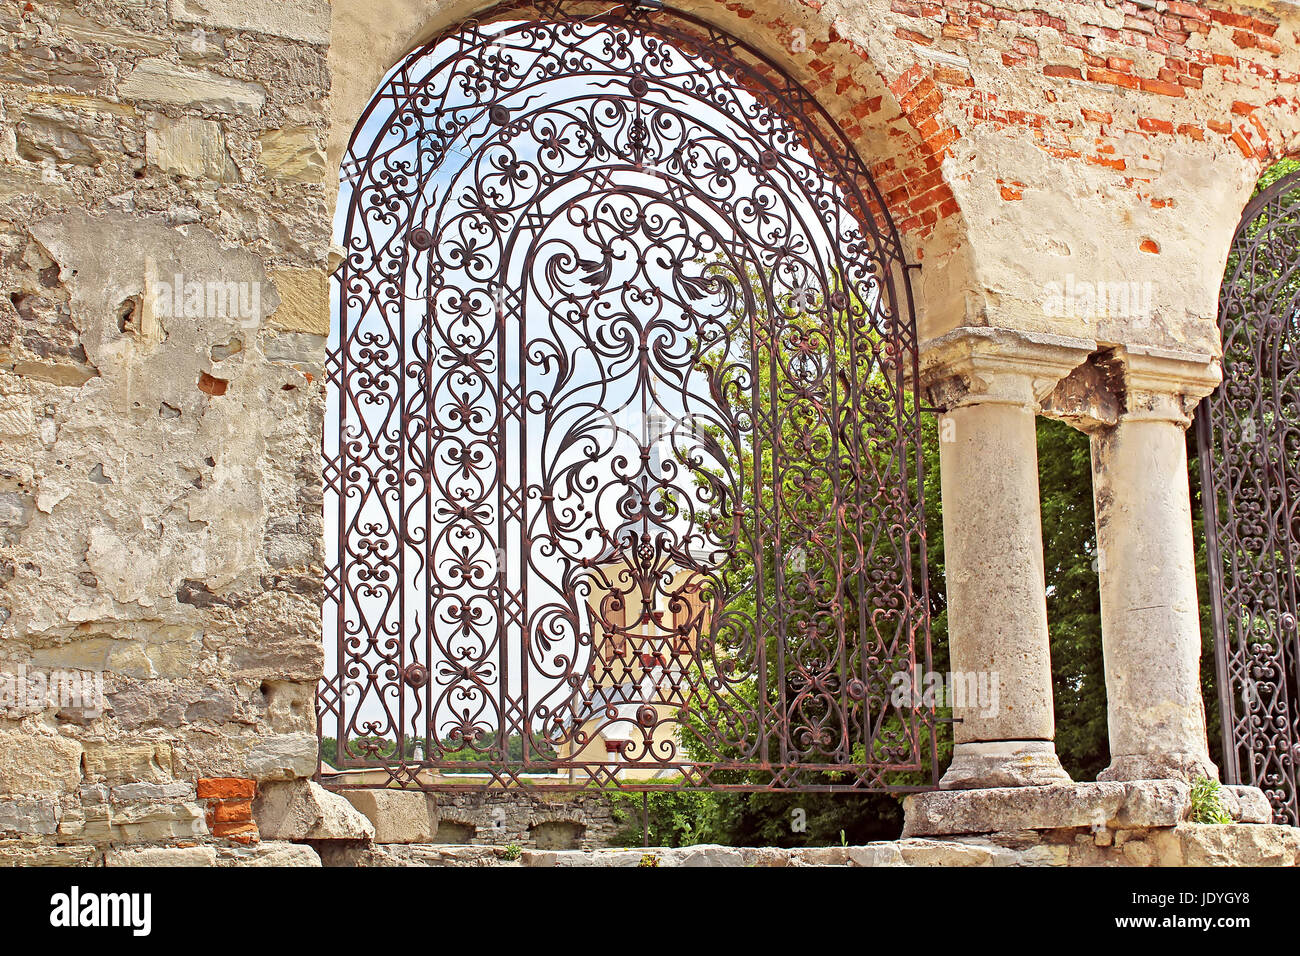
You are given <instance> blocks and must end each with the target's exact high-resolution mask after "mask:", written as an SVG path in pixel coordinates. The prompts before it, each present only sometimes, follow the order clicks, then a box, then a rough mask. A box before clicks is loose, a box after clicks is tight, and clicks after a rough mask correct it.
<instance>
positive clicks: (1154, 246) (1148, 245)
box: [1138, 239, 1160, 255]
mask: <svg viewBox="0 0 1300 956" xmlns="http://www.w3.org/2000/svg"><path fill="white" fill-rule="evenodd" d="M1138 248H1139V249H1141V250H1142V251H1143V252H1149V253H1151V254H1152V255H1159V254H1160V243H1158V242H1156V241H1155V240H1154V239H1143V240H1142V245H1140V246H1138Z"/></svg>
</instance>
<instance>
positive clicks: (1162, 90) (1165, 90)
mask: <svg viewBox="0 0 1300 956" xmlns="http://www.w3.org/2000/svg"><path fill="white" fill-rule="evenodd" d="M1142 90H1143V92H1146V93H1159V94H1160V95H1161V96H1186V95H1187V92H1186V91H1185V90H1184V89H1183V88H1182V87H1181V86H1180V85H1178V84H1177V83H1167V82H1165V81H1164V80H1148V79H1145V78H1144V79H1143V80H1142Z"/></svg>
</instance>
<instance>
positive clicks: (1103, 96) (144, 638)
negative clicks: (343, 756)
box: [0, 0, 1300, 862]
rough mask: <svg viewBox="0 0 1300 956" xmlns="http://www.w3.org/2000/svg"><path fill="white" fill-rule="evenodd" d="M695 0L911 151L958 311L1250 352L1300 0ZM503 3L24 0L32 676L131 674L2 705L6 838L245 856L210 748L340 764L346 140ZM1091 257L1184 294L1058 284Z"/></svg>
mask: <svg viewBox="0 0 1300 956" xmlns="http://www.w3.org/2000/svg"><path fill="white" fill-rule="evenodd" d="M603 6H604V5H602V7H603ZM681 6H682V8H683V9H685V10H688V11H692V12H695V13H697V14H699V15H700V16H703V17H705V18H708V19H709V20H711V21H713V22H715V23H717V24H718V25H719V26H721V27H722V28H724V29H727V30H730V31H731V32H733V33H735V34H737V35H740V36H743V37H745V38H746V39H747V40H748V41H749V42H751V43H753V44H754V45H755V46H757V47H758V48H759V49H761V50H762V51H763V52H765V53H766V54H767V55H769V56H770V57H772V58H773V59H774V60H776V61H777V62H778V63H779V64H781V65H782V66H784V67H785V68H786V69H788V70H789V71H790V72H791V73H792V74H793V75H794V76H796V77H797V78H798V79H800V80H801V81H803V82H805V83H806V84H807V85H808V86H809V88H810V89H811V91H812V92H813V94H814V95H815V96H817V97H818V99H819V100H820V101H821V102H822V103H823V104H824V105H825V106H826V107H827V108H828V110H829V111H830V112H831V114H832V115H833V116H835V117H836V118H837V119H838V120H839V121H840V123H841V124H842V125H843V126H844V128H845V129H846V130H847V132H848V133H849V134H850V136H851V137H852V138H853V139H854V140H855V141H856V143H857V144H858V146H859V148H860V149H861V150H862V151H863V153H864V155H865V156H867V157H868V158H869V160H870V161H871V162H872V163H873V169H874V170H875V173H876V175H877V176H878V180H879V185H880V187H881V189H882V191H883V192H884V194H885V196H886V201H887V205H888V206H889V209H890V211H891V212H892V214H893V216H894V218H895V221H896V222H897V223H898V225H899V228H900V230H901V231H902V233H903V235H904V240H905V242H906V243H907V245H908V248H909V250H910V251H911V254H912V256H913V258H914V259H916V260H918V261H920V262H921V263H922V265H923V270H922V272H921V274H920V276H919V278H918V283H917V292H918V305H919V309H920V320H921V328H922V335H923V337H924V338H930V337H933V336H937V335H939V334H940V333H943V332H945V331H947V330H948V329H951V328H953V327H956V326H962V325H968V326H969V325H990V326H999V327H1002V328H1008V329H1022V330H1024V329H1027V330H1033V331H1044V332H1054V333H1058V334H1064V335H1070V336H1073V337H1076V338H1079V339H1081V340H1085V341H1088V342H1094V343H1096V344H1098V345H1105V344H1121V345H1132V344H1148V345H1156V346H1162V347H1177V348H1184V349H1195V350H1200V351H1205V352H1210V353H1214V352H1217V350H1218V343H1217V341H1216V336H1215V333H1214V321H1213V319H1214V309H1215V297H1216V292H1217V288H1218V284H1219V278H1220V276H1221V273H1222V267H1223V260H1224V257H1225V255H1226V250H1227V246H1228V241H1229V238H1230V236H1231V233H1232V230H1233V227H1234V226H1235V224H1236V221H1237V217H1238V214H1239V212H1240V209H1241V207H1242V205H1243V204H1244V202H1245V200H1246V197H1247V195H1248V193H1249V191H1250V187H1251V185H1252V183H1253V182H1254V181H1255V179H1256V177H1257V175H1258V172H1259V171H1260V169H1261V168H1262V166H1263V165H1264V164H1265V163H1266V162H1268V161H1269V160H1271V159H1273V158H1275V157H1277V156H1280V155H1283V154H1284V153H1286V152H1288V151H1292V150H1294V149H1295V147H1296V146H1297V144H1298V143H1300V118H1298V116H1300V99H1298V98H1297V90H1298V89H1300V39H1298V38H1297V31H1300V8H1298V7H1297V4H1295V3H1292V2H1283V0H1274V2H1264V0H1249V2H1243V0H1235V2H1231V3H1223V2H1219V3H1214V4H1209V5H1193V4H1188V3H1179V2H1172V0H1171V2H1164V0H1159V2H1150V0H1029V2H1026V0H996V2H984V0H942V2H939V0H836V2H826V3H822V2H821V0H809V2H800V0H761V2H758V3H751V2H739V0H737V2H728V3H720V2H717V0H685V2H683V3H682V4H681ZM482 8H483V5H480V4H475V3H471V2H468V0H465V2H454V3H430V2H428V0H336V2H334V3H333V4H330V3H327V2H326V0H202V2H200V0H50V2H14V0H4V2H3V4H0V287H3V292H4V294H3V295H0V588H2V590H0V670H5V671H9V672H16V671H17V670H18V669H20V668H27V669H28V671H29V672H30V673H45V672H49V671H54V670H60V671H75V672H83V673H84V672H98V671H102V672H103V673H104V674H105V686H104V691H105V696H106V701H105V707H104V710H103V713H95V712H93V711H87V710H85V709H84V708H83V709H78V708H69V707H60V706H46V705H44V704H41V703H39V702H37V703H32V702H31V701H25V702H24V701H15V700H12V699H11V700H10V701H9V705H7V706H6V708H5V709H4V710H3V711H0V861H3V860H6V859H7V860H11V861H19V862H33V861H40V860H49V861H84V862H90V861H94V860H100V859H104V858H108V859H109V861H110V862H113V861H118V860H122V861H126V860H128V859H139V858H141V857H140V853H138V852H136V851H135V850H133V849H131V848H133V847H137V846H139V847H146V848H150V847H164V848H178V849H174V850H164V851H163V852H175V853H179V854H188V855H189V856H195V855H196V854H195V851H198V853H197V856H201V857H203V859H204V860H207V859H209V858H211V859H212V860H214V861H219V862H231V861H233V862H240V861H242V860H243V859H244V857H241V856H239V854H241V853H248V852H251V851H249V850H247V849H245V848H242V844H239V843H232V842H230V841H231V840H243V841H252V840H253V839H254V831H255V829H256V827H255V826H254V825H253V824H251V823H250V821H249V820H248V819H247V817H246V814H245V809H246V808H244V807H243V806H227V805H226V803H225V802H224V801H223V798H217V797H203V796H202V795H201V794H200V792H199V781H200V779H208V778H231V779H236V780H239V781H251V782H253V784H255V785H257V786H260V787H266V786H268V785H270V784H272V783H274V782H286V781H293V780H301V779H302V778H304V777H305V776H307V775H308V774H310V773H311V771H312V770H313V768H314V765H315V753H316V744H315V733H314V717H313V703H312V694H313V689H314V683H315V679H316V677H317V675H318V674H319V671H320V667H321V647H320V623H319V605H320V600H321V594H322V589H323V588H324V586H325V583H324V580H323V572H322V570H321V566H322V517H321V469H320V458H319V441H320V434H321V428H322V412H323V407H324V397H323V387H322V364H323V361H324V342H325V338H324V336H325V335H326V334H327V332H328V292H327V286H326V275H327V270H328V260H329V238H330V228H331V215H332V211H333V209H332V207H333V197H334V192H335V190H334V187H333V185H332V181H333V179H334V178H335V173H334V170H335V169H336V167H337V160H338V157H339V156H340V155H341V151H342V146H343V144H344V143H345V142H346V140H347V137H348V136H349V135H350V133H351V129H352V126H353V124H354V123H355V121H356V118H357V116H358V115H359V113H360V111H361V109H362V108H363V107H364V104H365V102H366V100H367V98H368V97H369V96H370V95H371V93H372V91H373V89H374V87H375V85H376V83H377V82H378V80H379V78H380V76H381V75H382V73H383V72H384V71H385V70H386V69H387V68H388V67H389V66H390V65H391V64H392V63H394V62H395V61H396V60H397V59H398V58H399V57H400V56H401V55H402V54H404V53H405V52H406V51H407V50H408V49H410V48H411V47H412V46H413V45H414V44H416V43H417V42H420V41H422V40H424V39H427V38H428V37H430V36H432V35H433V34H434V33H435V32H436V31H438V30H440V29H443V28H445V27H446V26H448V25H450V24H451V23H453V22H455V21H456V20H457V19H459V18H461V17H463V16H466V15H468V14H470V13H472V12H475V11H477V10H480V9H482ZM1071 276H1074V277H1077V278H1078V279H1079V280H1080V281H1083V282H1102V281H1114V280H1120V279H1122V280H1124V281H1126V282H1137V283H1143V282H1147V283H1150V284H1151V285H1152V286H1153V288H1154V290H1155V291H1154V298H1155V310H1154V313H1153V314H1152V315H1151V316H1137V317H1134V316H1132V315H1116V314H1109V313H1108V314H1099V315H1095V316H1079V315H1074V314H1067V315H1059V314H1055V311H1054V310H1053V308H1051V307H1050V305H1049V300H1050V298H1051V296H1052V286H1053V284H1061V283H1064V282H1065V281H1066V280H1067V278H1068V277H1071ZM164 288H167V289H169V290H170V292H172V293H173V294H172V295H158V294H157V293H158V292H159V290H161V289H164ZM239 786H240V787H242V786H243V784H240V785H239ZM230 799H231V801H232V802H233V803H234V804H238V803H239V802H240V801H241V800H243V799H244V798H230ZM213 801H216V803H214V802H213ZM227 814H229V816H230V817H231V818H225V819H223V817H224V816H225V815H227ZM190 844H194V845H193V846H190ZM217 847H219V848H220V849H219V850H218V849H216V848H217ZM110 848H111V850H110ZM157 852H159V851H157V850H155V849H149V850H148V853H150V854H156V853H157ZM276 852H279V849H277V850H276ZM232 854H233V855H232ZM144 858H146V859H155V858H156V856H155V857H149V856H147V855H146V857H144Z"/></svg>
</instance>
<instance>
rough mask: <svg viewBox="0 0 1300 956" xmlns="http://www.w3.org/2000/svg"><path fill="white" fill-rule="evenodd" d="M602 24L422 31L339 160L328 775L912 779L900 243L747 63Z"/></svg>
mask: <svg viewBox="0 0 1300 956" xmlns="http://www.w3.org/2000/svg"><path fill="white" fill-rule="evenodd" d="M570 9H584V10H585V8H570V7H567V6H566V7H565V10H570ZM593 10H594V11H595V12H594V13H586V12H584V13H581V14H577V13H566V12H563V11H561V10H560V9H559V8H558V7H552V8H548V9H547V10H545V11H543V12H541V13H539V12H538V10H537V7H536V6H535V5H530V6H528V7H518V8H513V9H512V8H509V7H507V8H501V9H498V10H496V11H494V12H493V14H492V15H491V16H490V17H488V18H486V19H485V21H484V22H475V23H469V24H465V25H463V26H462V27H460V28H458V29H457V30H455V31H452V32H450V33H448V34H446V35H444V36H442V37H439V38H437V39H435V40H434V41H432V42H430V43H429V44H428V45H426V46H425V47H423V48H421V49H419V50H417V51H415V52H414V53H412V54H411V55H410V56H409V57H407V58H406V59H405V60H404V61H403V62H402V63H401V64H399V65H398V66H397V67H396V68H395V69H394V70H393V71H392V72H391V73H390V75H389V76H388V78H387V79H386V81H385V82H384V84H383V85H382V86H381V88H380V90H379V92H378V93H377V94H376V96H375V98H374V99H373V101H372V102H371V104H370V106H369V108H368V110H367V112H366V113H365V115H364V116H363V118H362V120H361V122H360V124H359V125H358V127H357V130H356V133H355V135H354V138H353V141H352V144H351V147H350V149H349V152H348V155H347V158H346V162H345V164H344V167H343V176H342V188H343V193H342V199H341V204H340V205H341V208H344V209H346V222H345V223H344V224H343V226H342V228H343V230H344V234H343V238H342V246H343V250H344V253H345V258H344V259H343V261H342V263H341V264H340V266H339V267H338V270H337V273H336V282H337V286H336V291H337V313H338V315H337V321H336V332H335V335H336V339H335V340H334V341H333V342H332V343H331V351H330V357H329V365H328V384H329V394H330V402H331V406H330V409H329V412H328V419H327V421H328V424H327V426H326V434H325V463H324V464H325V477H326V514H327V521H328V522H331V523H334V524H335V527H334V528H333V529H332V533H331V534H330V535H328V537H329V538H330V539H331V553H330V555H329V560H328V568H327V608H326V638H327V658H329V663H328V665H327V676H326V679H325V680H324V682H323V683H322V685H321V688H320V693H319V701H320V703H319V719H320V730H321V735H322V740H323V742H328V741H330V740H332V741H333V742H334V748H335V751H336V752H334V753H332V754H327V758H328V762H329V763H330V765H331V766H333V767H335V768H337V769H340V770H345V769H348V768H381V769H382V770H383V771H385V773H383V774H381V775H380V776H381V778H382V779H381V782H380V783H379V784H378V785H392V784H394V783H395V784H397V785H401V786H409V787H424V788H429V789H456V788H467V787H481V786H485V785H515V784H520V783H525V782H528V781H529V780H530V779H531V778H532V776H533V775H550V778H549V781H548V782H550V783H552V784H554V783H559V784H560V785H567V786H572V787H580V786H590V785H593V784H596V785H615V786H619V787H624V788H629V789H649V788H655V787H664V786H670V785H686V786H696V787H702V786H707V787H716V788H738V789H769V788H801V789H819V790H835V789H858V790H863V789H917V788H918V786H919V785H921V784H923V783H924V782H925V781H924V780H923V779H922V778H921V777H920V772H925V773H929V774H931V775H932V774H933V773H934V769H935V768H934V763H935V761H934V759H933V756H934V734H933V714H932V712H930V711H929V710H924V709H918V708H917V707H915V706H913V702H912V701H910V700H906V699H904V700H901V701H900V700H895V699H893V696H892V695H893V694H894V692H895V688H896V686H897V684H896V682H895V681H894V678H895V676H896V675H898V674H901V673H907V674H909V675H912V676H915V674H916V672H917V671H919V670H921V669H928V668H929V613H928V602H927V596H926V569H925V546H924V534H925V527H924V520H923V519H924V513H923V503H922V490H921V489H922V480H921V479H922V474H921V472H922V467H923V466H922V460H921V455H920V451H919V448H920V420H919V403H918V401H917V396H916V393H915V385H914V384H911V383H914V382H915V381H916V376H915V371H916V362H917V343H916V330H915V324H914V321H913V318H912V314H911V309H910V292H909V289H908V285H907V274H906V269H905V267H904V261H903V252H902V248H901V245H900V241H899V237H898V234H897V232H896V231H895V229H894V227H893V225H892V224H891V223H890V222H889V220H888V218H887V215H886V213H885V205H884V202H883V201H882V198H881V196H880V194H879V192H878V191H877V189H876V187H875V185H874V184H873V182H872V180H871V177H870V176H869V174H868V172H867V169H866V168H865V166H864V165H863V163H862V162H861V161H860V160H859V158H858V157H857V155H856V153H855V151H854V149H853V148H852V146H851V145H850V144H849V143H848V142H847V140H846V139H845V138H844V136H843V134H842V133H841V132H840V131H839V130H838V129H837V128H836V126H835V124H834V123H833V122H831V120H830V119H829V117H828V116H827V114H826V113H825V112H824V111H823V110H822V109H821V107H819V106H818V104H817V103H816V102H815V101H814V100H812V99H811V97H809V96H808V95H807V94H806V93H805V92H804V91H803V90H802V89H801V88H800V87H799V85H798V84H796V83H795V82H794V81H792V80H791V79H790V78H788V77H787V76H785V75H783V74H782V73H781V72H780V71H779V70H777V69H776V68H775V67H773V66H772V65H771V64H770V63H768V62H767V61H765V60H764V59H762V58H761V57H760V56H759V55H758V54H756V53H755V52H754V51H752V50H751V49H749V48H748V47H746V46H745V45H744V44H742V43H740V42H738V41H737V40H735V39H734V38H731V37H729V36H726V35H723V34H721V33H719V32H717V31H716V30H714V29H713V28H711V27H709V26H708V25H706V24H704V23H702V22H699V21H696V20H694V19H692V18H690V17H687V16H684V15H678V14H669V13H667V12H653V13H652V12H649V11H646V10H637V9H622V8H620V9H618V10H616V11H613V12H611V11H609V9H608V7H607V6H606V7H604V12H601V8H599V7H595V8H593ZM911 686H917V684H915V683H913V684H912V685H911ZM476 771H477V774H476V773H475V772H476ZM900 771H908V772H911V774H912V777H911V778H910V780H909V781H906V782H899V778H898V777H896V776H894V774H895V773H897V772H900ZM930 779H931V781H932V777H931V778H930ZM349 785H351V784H349Z"/></svg>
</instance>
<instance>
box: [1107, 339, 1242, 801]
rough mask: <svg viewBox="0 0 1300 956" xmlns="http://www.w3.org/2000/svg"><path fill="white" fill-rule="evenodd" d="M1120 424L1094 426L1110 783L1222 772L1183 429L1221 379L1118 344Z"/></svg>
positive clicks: (1210, 362)
mask: <svg viewBox="0 0 1300 956" xmlns="http://www.w3.org/2000/svg"><path fill="white" fill-rule="evenodd" d="M1109 364H1110V366H1111V368H1112V369H1113V374H1112V378H1113V379H1114V380H1117V381H1119V382H1121V383H1122V391H1121V394H1120V399H1121V402H1120V411H1119V416H1118V421H1117V422H1116V424H1115V425H1114V426H1113V427H1108V428H1100V429H1097V430H1095V431H1093V432H1092V473H1093V478H1092V484H1093V496H1094V505H1095V509H1096V519H1097V546H1098V555H1099V560H1098V570H1099V573H1100V576H1101V631H1102V648H1103V651H1104V654H1105V667H1106V711H1107V719H1108V723H1109V728H1110V754H1111V763H1110V766H1109V767H1107V768H1106V769H1105V770H1104V771H1102V772H1101V774H1100V775H1099V776H1100V779H1102V780H1141V779H1158V778H1165V777H1178V778H1185V779H1191V778H1194V777H1198V776H1204V777H1210V778H1212V779H1217V777H1218V771H1217V770H1216V769H1215V767H1214V765H1213V764H1212V763H1211V762H1210V757H1209V748H1208V746H1207V744H1206V737H1205V707H1204V704H1203V702H1202V700H1201V675H1200V654H1201V626H1200V609H1199V604H1198V601H1197V596H1196V557H1195V556H1196V552H1195V545H1194V543H1193V540H1192V511H1191V500H1190V496H1189V494H1188V484H1187V444H1186V437H1185V434H1184V433H1185V430H1186V428H1187V426H1188V425H1189V424H1190V423H1191V411H1192V409H1193V408H1194V407H1195V405H1196V403H1197V401H1199V400H1200V398H1201V397H1202V396H1204V395H1208V394H1209V393H1210V392H1211V391H1213V389H1214V387H1215V386H1216V385H1217V384H1218V383H1219V380H1220V378H1221V374H1220V371H1219V366H1218V363H1217V362H1216V361H1215V360H1214V359H1213V358H1212V357H1211V356H1209V355H1189V354H1186V353H1174V352H1168V351H1164V350H1159V349H1147V348H1136V347H1131V348H1120V349H1116V350H1115V353H1114V358H1113V360H1111V361H1110V362H1109Z"/></svg>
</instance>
